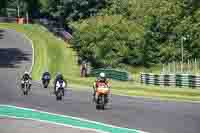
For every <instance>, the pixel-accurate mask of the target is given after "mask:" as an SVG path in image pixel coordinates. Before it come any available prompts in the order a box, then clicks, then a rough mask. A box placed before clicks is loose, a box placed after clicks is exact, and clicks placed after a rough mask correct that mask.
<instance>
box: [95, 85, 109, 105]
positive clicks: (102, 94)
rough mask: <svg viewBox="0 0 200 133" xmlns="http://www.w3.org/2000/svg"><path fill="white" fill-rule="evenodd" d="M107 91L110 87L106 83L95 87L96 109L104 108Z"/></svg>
mask: <svg viewBox="0 0 200 133" xmlns="http://www.w3.org/2000/svg"><path fill="white" fill-rule="evenodd" d="M109 93H110V88H109V87H108V86H107V85H101V86H99V87H98V88H97V89H96V109H105V106H106V104H107V103H108V95H109Z"/></svg>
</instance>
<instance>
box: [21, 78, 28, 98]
mask: <svg viewBox="0 0 200 133" xmlns="http://www.w3.org/2000/svg"><path fill="white" fill-rule="evenodd" d="M29 85H30V82H29V80H25V81H24V86H23V87H22V91H23V94H24V95H28V92H29V91H30V88H29Z"/></svg>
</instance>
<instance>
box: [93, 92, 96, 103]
mask: <svg viewBox="0 0 200 133" xmlns="http://www.w3.org/2000/svg"><path fill="white" fill-rule="evenodd" d="M95 94H96V93H95V92H94V93H93V102H96V95H95Z"/></svg>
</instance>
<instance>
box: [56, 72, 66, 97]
mask: <svg viewBox="0 0 200 133" xmlns="http://www.w3.org/2000/svg"><path fill="white" fill-rule="evenodd" d="M59 80H63V81H64V77H63V75H62V74H61V73H60V72H58V73H57V74H56V78H55V80H54V93H56V84H57V81H59Z"/></svg>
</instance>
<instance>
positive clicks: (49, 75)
mask: <svg viewBox="0 0 200 133" xmlns="http://www.w3.org/2000/svg"><path fill="white" fill-rule="evenodd" d="M41 79H42V83H43V84H44V82H45V80H48V82H49V81H50V80H51V74H50V73H49V72H48V71H45V72H44V73H43V74H42V78H41Z"/></svg>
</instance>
